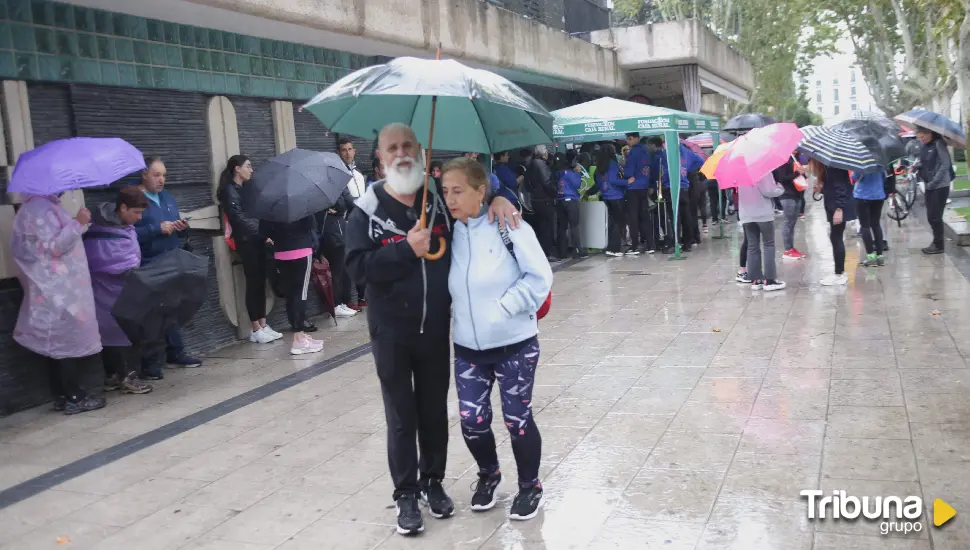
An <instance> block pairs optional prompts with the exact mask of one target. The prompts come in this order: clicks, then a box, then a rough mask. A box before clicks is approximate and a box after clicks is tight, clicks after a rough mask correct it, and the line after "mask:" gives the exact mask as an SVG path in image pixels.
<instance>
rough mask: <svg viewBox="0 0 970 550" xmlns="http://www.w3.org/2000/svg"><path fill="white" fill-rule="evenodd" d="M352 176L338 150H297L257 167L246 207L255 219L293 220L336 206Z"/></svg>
mask: <svg viewBox="0 0 970 550" xmlns="http://www.w3.org/2000/svg"><path fill="white" fill-rule="evenodd" d="M351 177H352V175H351V173H350V170H348V169H347V166H346V165H345V164H344V161H342V160H341V159H340V157H339V156H337V155H336V154H335V153H318V152H316V151H306V150H304V149H293V150H291V151H287V152H286V153H283V154H282V155H278V156H275V157H273V158H271V159H269V160H268V161H266V162H265V163H263V164H261V165H259V166H258V167H257V168H256V170H255V172H254V173H253V179H252V180H251V181H250V182H249V183H247V184H246V185H244V186H243V209H244V210H245V211H246V212H247V213H249V215H250V216H253V217H254V218H259V219H261V220H267V221H271V222H282V223H292V222H295V221H297V220H301V219H303V218H306V217H309V216H312V215H314V214H316V213H318V212H323V211H324V210H326V209H328V208H330V207H331V206H333V205H334V203H336V202H337V199H338V198H339V197H340V193H341V192H342V191H343V190H344V189H345V188H346V187H347V183H349V182H350V178H351Z"/></svg>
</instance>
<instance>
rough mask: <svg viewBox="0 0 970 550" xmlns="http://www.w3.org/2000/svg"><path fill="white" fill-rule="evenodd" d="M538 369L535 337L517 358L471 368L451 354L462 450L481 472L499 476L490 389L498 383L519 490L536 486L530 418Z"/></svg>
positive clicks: (537, 450) (536, 449)
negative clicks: (453, 363) (456, 391)
mask: <svg viewBox="0 0 970 550" xmlns="http://www.w3.org/2000/svg"><path fill="white" fill-rule="evenodd" d="M538 364H539V341H538V339H537V338H535V337H533V338H532V339H531V340H529V341H528V342H527V343H526V344H525V345H524V346H523V347H522V348H521V349H519V350H518V351H517V352H515V353H512V354H510V355H508V356H507V357H504V358H502V359H501V360H499V361H495V362H490V363H480V362H474V363H473V362H471V361H468V360H467V359H465V358H463V357H461V355H460V354H459V353H458V352H457V351H456V353H455V386H456V387H457V389H458V408H459V413H460V414H461V433H462V435H463V436H464V438H465V445H467V446H468V450H469V451H471V453H472V456H474V457H475V461H476V462H477V463H478V468H479V472H480V473H481V474H484V475H493V474H495V473H497V472H498V471H499V464H498V454H497V453H496V452H495V434H493V433H492V427H491V425H492V403H491V394H492V385H494V383H495V381H496V380H498V383H499V392H500V394H501V396H502V415H503V416H504V417H505V427H506V428H508V430H509V434H510V435H511V436H512V453H513V454H514V455H515V463H516V466H517V467H518V473H519V486H520V487H523V488H531V487H534V486H536V485H537V484H538V483H539V460H540V457H541V455H542V437H541V436H540V435H539V429H538V428H537V427H536V424H535V421H534V420H533V418H532V387H533V384H534V382H535V374H536V366H537V365H538Z"/></svg>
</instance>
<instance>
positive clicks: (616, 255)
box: [606, 250, 623, 258]
mask: <svg viewBox="0 0 970 550" xmlns="http://www.w3.org/2000/svg"><path fill="white" fill-rule="evenodd" d="M606 255H607V256H612V257H614V258H618V257H620V256H622V255H623V253H622V252H613V251H612V250H607V251H606Z"/></svg>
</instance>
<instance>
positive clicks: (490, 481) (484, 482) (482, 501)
mask: <svg viewBox="0 0 970 550" xmlns="http://www.w3.org/2000/svg"><path fill="white" fill-rule="evenodd" d="M501 482H502V474H500V473H496V474H495V475H486V474H478V483H476V484H475V494H474V495H472V510H474V511H475V512H484V511H485V510H491V509H492V508H494V507H495V503H496V502H497V501H498V498H497V497H496V495H495V490H496V489H498V486H499V483H501Z"/></svg>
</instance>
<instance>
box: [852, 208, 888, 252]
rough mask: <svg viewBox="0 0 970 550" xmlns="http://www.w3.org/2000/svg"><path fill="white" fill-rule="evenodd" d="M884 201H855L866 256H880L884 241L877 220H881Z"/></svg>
mask: <svg viewBox="0 0 970 550" xmlns="http://www.w3.org/2000/svg"><path fill="white" fill-rule="evenodd" d="M884 202H886V201H885V199H883V200H878V201H870V200H863V199H856V201H855V204H856V210H858V211H859V228H860V231H861V232H862V242H863V244H864V245H865V247H866V254H872V253H873V252H875V253H876V254H882V252H883V249H882V245H883V243H885V242H886V241H885V239H884V238H883V236H882V226H880V225H879V220H880V218H882V204H883V203H884Z"/></svg>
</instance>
